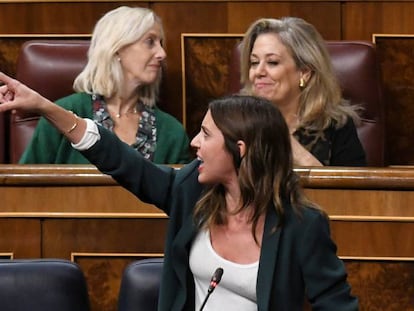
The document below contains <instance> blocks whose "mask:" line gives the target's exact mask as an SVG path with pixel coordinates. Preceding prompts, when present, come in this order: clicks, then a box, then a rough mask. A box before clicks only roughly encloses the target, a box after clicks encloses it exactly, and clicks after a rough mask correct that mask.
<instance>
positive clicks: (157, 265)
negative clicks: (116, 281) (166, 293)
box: [118, 258, 164, 311]
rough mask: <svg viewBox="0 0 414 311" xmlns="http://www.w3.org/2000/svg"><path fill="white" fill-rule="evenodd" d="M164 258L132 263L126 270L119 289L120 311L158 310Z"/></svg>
mask: <svg viewBox="0 0 414 311" xmlns="http://www.w3.org/2000/svg"><path fill="white" fill-rule="evenodd" d="M163 263H164V259H163V258H148V259H142V260H137V261H134V262H132V263H130V264H129V265H128V266H127V267H126V268H125V270H124V273H123V276H122V280H121V287H120V290H119V299H118V311H156V310H157V307H158V293H159V288H160V282H161V275H162V267H163Z"/></svg>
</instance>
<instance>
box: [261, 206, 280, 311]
mask: <svg viewBox="0 0 414 311" xmlns="http://www.w3.org/2000/svg"><path fill="white" fill-rule="evenodd" d="M278 218H279V217H278V215H277V214H276V211H275V210H274V208H270V209H269V211H268V212H267V215H266V220H265V226H264V232H263V239H262V250H261V254H260V263H259V272H258V276H257V285H256V293H257V307H258V311H267V310H269V302H270V295H271V294H272V293H271V291H272V284H273V282H274V280H273V276H274V272H275V267H276V260H277V253H278V250H279V241H280V235H281V229H280V228H278V229H277V230H275V228H276V226H277V223H278V220H279V219H278Z"/></svg>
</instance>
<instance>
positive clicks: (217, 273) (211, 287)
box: [200, 268, 224, 311]
mask: <svg viewBox="0 0 414 311" xmlns="http://www.w3.org/2000/svg"><path fill="white" fill-rule="evenodd" d="M223 272H224V271H223V268H217V269H216V271H214V274H213V276H212V277H211V281H210V285H209V287H208V290H207V296H206V298H204V301H203V304H202V305H201V308H200V311H202V310H203V309H204V306H205V305H206V303H207V300H208V298H209V297H210V295H211V293H212V292H213V291H214V289H215V288H216V287H217V285H218V284H219V283H220V281H221V277H222V276H223Z"/></svg>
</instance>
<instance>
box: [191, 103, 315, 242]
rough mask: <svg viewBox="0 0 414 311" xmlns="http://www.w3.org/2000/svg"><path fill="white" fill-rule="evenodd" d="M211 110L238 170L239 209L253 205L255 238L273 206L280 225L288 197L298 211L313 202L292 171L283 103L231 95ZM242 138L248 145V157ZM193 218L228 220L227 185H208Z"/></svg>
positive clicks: (216, 221)
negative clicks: (242, 150) (240, 145)
mask: <svg viewBox="0 0 414 311" xmlns="http://www.w3.org/2000/svg"><path fill="white" fill-rule="evenodd" d="M209 110H210V112H211V116H212V118H213V120H214V122H215V124H216V126H217V127H218V129H219V130H220V131H221V132H222V134H223V136H224V144H225V148H226V149H227V151H228V152H229V153H230V154H231V155H232V156H233V163H234V166H235V168H236V170H237V171H238V182H239V186H240V192H241V206H240V207H239V209H238V211H236V212H239V211H241V210H243V209H246V208H247V207H249V206H253V207H254V211H253V213H252V216H251V219H250V221H251V222H252V224H253V226H252V234H253V236H254V237H255V239H256V236H255V232H256V231H255V230H256V226H257V222H258V220H259V218H260V216H261V215H263V214H265V213H266V211H267V209H268V208H269V207H271V206H274V208H275V209H276V212H277V213H278V214H279V215H280V216H281V222H280V223H279V224H278V225H283V216H284V209H283V208H284V207H283V206H284V204H283V203H282V202H283V201H287V202H289V203H291V204H292V206H293V208H294V210H295V211H296V212H299V211H300V209H301V207H302V206H304V205H309V204H310V203H309V202H308V200H307V199H306V198H305V197H304V195H303V194H302V191H301V187H300V185H299V178H298V176H297V175H296V174H295V173H294V171H293V157H292V150H291V145H290V136H289V130H288V127H287V125H286V122H285V120H284V118H283V116H282V114H281V113H280V111H279V109H278V108H276V107H275V106H274V105H273V104H272V103H271V102H270V101H268V100H266V99H263V98H258V97H254V96H241V95H232V96H228V97H224V98H221V99H217V100H213V101H212V102H210V104H209ZM239 140H242V141H243V142H244V143H245V145H246V152H245V155H244V156H243V157H240V151H239V148H238V146H237V141H239ZM194 217H195V221H196V223H197V224H198V225H199V226H201V227H208V226H209V225H210V224H224V223H226V203H225V191H224V187H223V186H222V185H220V184H215V185H210V186H208V188H207V189H206V191H205V192H204V194H203V196H202V197H201V198H200V200H199V201H198V202H197V204H196V207H195V211H194ZM256 241H257V239H256Z"/></svg>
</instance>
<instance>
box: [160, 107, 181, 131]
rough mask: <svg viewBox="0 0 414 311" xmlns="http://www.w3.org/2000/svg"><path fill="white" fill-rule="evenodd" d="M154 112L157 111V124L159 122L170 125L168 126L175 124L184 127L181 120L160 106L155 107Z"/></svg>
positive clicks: (162, 124) (161, 124)
mask: <svg viewBox="0 0 414 311" xmlns="http://www.w3.org/2000/svg"><path fill="white" fill-rule="evenodd" d="M154 112H155V118H156V119H157V125H158V124H159V125H160V126H168V127H170V126H174V127H177V128H183V125H182V124H181V122H180V121H178V120H177V119H176V118H175V117H173V116H172V115H170V114H169V113H166V112H164V111H162V110H161V109H160V108H158V107H155V108H154Z"/></svg>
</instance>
